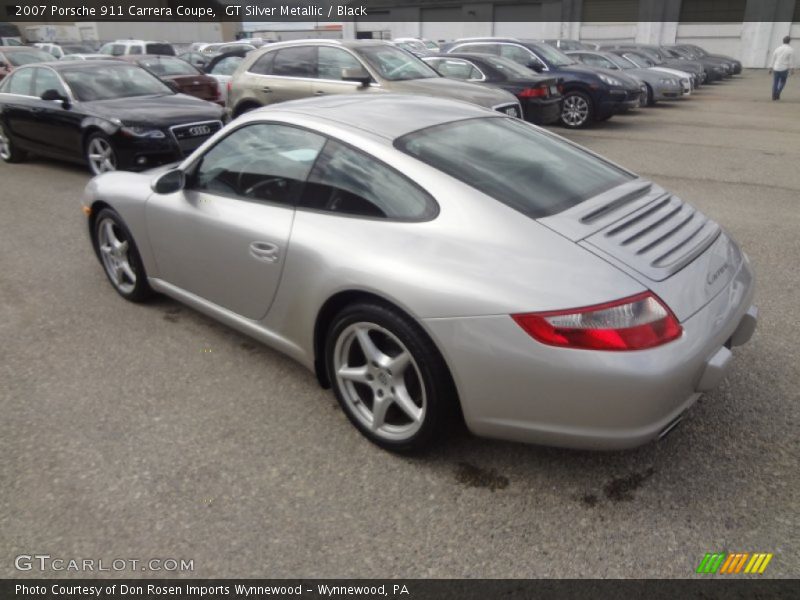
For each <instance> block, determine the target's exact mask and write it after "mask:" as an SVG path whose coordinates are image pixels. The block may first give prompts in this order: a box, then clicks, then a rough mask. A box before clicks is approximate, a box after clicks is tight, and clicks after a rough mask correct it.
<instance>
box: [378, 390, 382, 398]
mask: <svg viewBox="0 0 800 600" xmlns="http://www.w3.org/2000/svg"><path fill="white" fill-rule="evenodd" d="M378 398H383V390H378Z"/></svg>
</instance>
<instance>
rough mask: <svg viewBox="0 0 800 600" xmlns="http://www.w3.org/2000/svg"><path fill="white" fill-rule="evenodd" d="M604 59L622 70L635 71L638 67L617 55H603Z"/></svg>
mask: <svg viewBox="0 0 800 600" xmlns="http://www.w3.org/2000/svg"><path fill="white" fill-rule="evenodd" d="M601 56H602V57H603V58H605V59H606V60H609V61H611V62H612V63H614V64H615V65H617V66H618V67H619V68H620V69H635V68H636V65H635V64H633V63H632V62H631V61H629V60H628V59H627V58H622V57H621V56H618V55H616V54H612V53H611V52H609V53H608V54H601Z"/></svg>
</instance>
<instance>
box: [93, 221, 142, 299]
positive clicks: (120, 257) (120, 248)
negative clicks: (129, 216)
mask: <svg viewBox="0 0 800 600" xmlns="http://www.w3.org/2000/svg"><path fill="white" fill-rule="evenodd" d="M93 241H94V245H95V251H96V252H97V255H98V256H99V257H100V262H101V263H102V265H103V269H104V270H105V273H106V276H107V277H108V280H109V281H110V282H111V285H113V286H114V289H115V290H117V292H118V293H119V295H120V296H122V297H123V298H125V299H126V300H130V301H131V302H141V301H142V300H145V299H147V298H148V297H149V296H150V295H151V294H152V290H151V289H150V286H149V285H148V283H147V276H146V274H145V272H144V267H143V266H142V259H141V257H140V256H139V250H138V249H137V248H136V244H135V243H134V241H133V236H132V235H131V233H130V231H128V228H127V227H125V224H124V223H123V222H122V219H121V218H120V216H119V215H118V214H117V213H116V212H114V211H113V210H111V209H108V208H106V209H103V210H102V211H100V214H98V215H97V220H96V221H95V225H94V236H93Z"/></svg>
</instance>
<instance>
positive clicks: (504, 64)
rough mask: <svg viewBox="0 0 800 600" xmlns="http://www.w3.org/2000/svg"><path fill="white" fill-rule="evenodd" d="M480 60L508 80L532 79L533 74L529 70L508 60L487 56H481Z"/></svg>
mask: <svg viewBox="0 0 800 600" xmlns="http://www.w3.org/2000/svg"><path fill="white" fill-rule="evenodd" d="M480 58H481V60H482V61H483V62H485V63H486V64H488V65H489V66H490V67H492V68H493V69H496V70H497V71H500V72H501V73H502V74H503V75H505V76H506V77H508V78H509V79H531V78H532V77H533V72H532V71H531V70H530V69H526V68H525V67H523V66H522V65H521V64H519V63H516V62H514V61H513V60H511V59H509V58H498V57H495V56H490V55H488V54H482V55H481V57H480Z"/></svg>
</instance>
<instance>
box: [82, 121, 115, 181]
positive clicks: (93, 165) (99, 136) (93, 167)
mask: <svg viewBox="0 0 800 600" xmlns="http://www.w3.org/2000/svg"><path fill="white" fill-rule="evenodd" d="M96 146H97V147H99V146H103V147H105V148H107V149H108V151H109V154H108V157H107V159H106V160H107V161H108V163H109V166H108V167H105V166H102V163H100V162H99V159H97V160H95V159H93V158H92V156H94V155H97V152H96ZM83 150H84V158H85V159H86V164H87V166H88V167H89V172H90V173H91V174H92V175H100V174H101V173H108V172H110V171H116V170H117V169H119V159H118V158H117V151H116V150H115V149H114V144H113V143H112V142H111V139H110V138H109V137H108V136H107V135H106V134H105V133H101V132H99V131H96V132H95V133H93V134H91V135H90V136H89V137H87V138H86V143H85V144H84V148H83ZM103 162H105V161H103ZM112 167H113V168H112Z"/></svg>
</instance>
